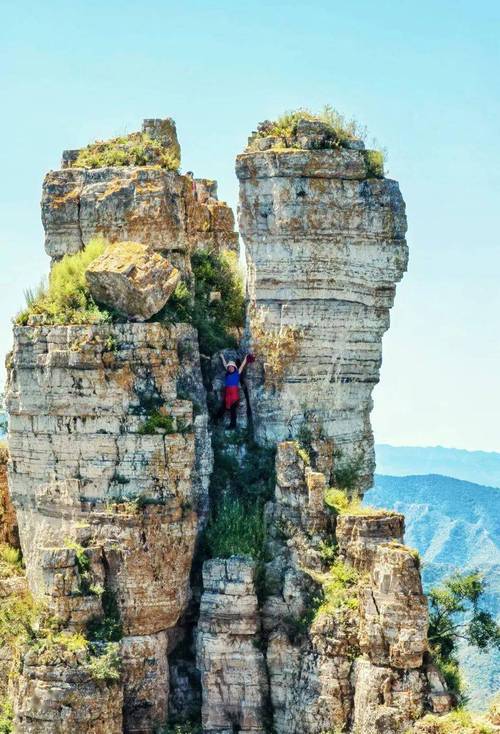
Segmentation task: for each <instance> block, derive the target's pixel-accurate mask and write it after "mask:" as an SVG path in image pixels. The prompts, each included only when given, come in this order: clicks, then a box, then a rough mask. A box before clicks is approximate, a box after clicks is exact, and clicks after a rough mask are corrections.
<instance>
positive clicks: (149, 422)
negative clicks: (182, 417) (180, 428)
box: [139, 410, 175, 435]
mask: <svg viewBox="0 0 500 734" xmlns="http://www.w3.org/2000/svg"><path fill="white" fill-rule="evenodd" d="M139 433H141V434H143V435H151V434H154V433H175V425H174V419H173V418H172V416H171V415H164V414H163V413H161V412H160V411H159V410H155V411H154V413H151V415H149V416H148V417H147V418H146V420H145V421H144V423H143V424H142V425H141V426H140V427H139Z"/></svg>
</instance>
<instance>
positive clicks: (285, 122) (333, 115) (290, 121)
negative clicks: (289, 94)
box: [257, 105, 366, 147]
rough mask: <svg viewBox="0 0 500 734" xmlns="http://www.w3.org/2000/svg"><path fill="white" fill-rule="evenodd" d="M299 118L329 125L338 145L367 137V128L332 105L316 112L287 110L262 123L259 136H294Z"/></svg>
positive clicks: (259, 127) (303, 109)
mask: <svg viewBox="0 0 500 734" xmlns="http://www.w3.org/2000/svg"><path fill="white" fill-rule="evenodd" d="M299 120H317V121H319V122H323V123H324V124H325V125H327V127H328V129H329V131H330V134H331V138H332V140H331V142H332V143H334V144H336V145H337V146H339V147H340V146H343V145H346V144H347V143H348V142H350V141H352V140H364V139H365V138H366V129H365V128H364V127H361V126H360V125H359V124H358V123H357V122H356V120H347V119H346V118H345V117H344V116H343V115H341V114H340V113H339V112H337V110H335V109H334V108H333V107H332V106H331V105H325V106H324V107H323V109H322V110H321V111H320V112H318V113H314V112H311V110H308V109H307V108H305V107H301V108H299V109H297V110H292V111H289V112H285V113H284V114H283V115H281V116H280V117H278V118H277V119H276V120H274V121H271V122H270V121H266V122H264V123H260V125H259V126H258V128H257V135H258V136H259V137H267V136H269V135H271V136H276V137H283V138H291V137H294V135H296V133H297V123H298V122H299Z"/></svg>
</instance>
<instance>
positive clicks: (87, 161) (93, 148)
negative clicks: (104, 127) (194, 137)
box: [72, 132, 180, 171]
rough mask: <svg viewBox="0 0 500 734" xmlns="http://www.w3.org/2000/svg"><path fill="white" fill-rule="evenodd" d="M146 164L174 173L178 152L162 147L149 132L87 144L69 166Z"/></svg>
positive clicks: (177, 166)
mask: <svg viewBox="0 0 500 734" xmlns="http://www.w3.org/2000/svg"><path fill="white" fill-rule="evenodd" d="M147 165H155V166H159V167H161V168H167V169H168V170H172V171H177V170H178V169H179V166H180V149H179V150H177V148H174V147H170V148H165V147H164V146H163V145H162V144H161V143H160V142H159V141H158V140H155V139H154V138H152V137H151V136H150V135H149V134H148V133H142V132H140V133H131V134H130V135H123V136H120V137H117V138H112V139H111V140H105V141H96V142H95V143H91V144H90V145H87V147H85V148H82V150H80V152H79V154H78V156H77V158H76V160H75V162H74V163H73V164H72V166H74V167H75V168H102V167H104V166H147Z"/></svg>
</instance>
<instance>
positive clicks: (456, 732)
mask: <svg viewBox="0 0 500 734" xmlns="http://www.w3.org/2000/svg"><path fill="white" fill-rule="evenodd" d="M413 731H415V732H416V733H417V732H418V734H494V732H495V731H497V728H496V727H493V726H492V725H491V724H490V723H489V722H487V721H486V720H485V719H484V718H483V717H482V716H477V715H475V714H472V713H470V712H469V711H466V710H465V709H463V708H459V709H457V710H455V711H452V712H451V713H449V714H446V715H445V716H436V715H435V714H428V715H427V716H425V717H424V718H423V719H420V721H419V722H418V723H417V725H416V726H415V729H413V730H410V732H408V734H411V732H413Z"/></svg>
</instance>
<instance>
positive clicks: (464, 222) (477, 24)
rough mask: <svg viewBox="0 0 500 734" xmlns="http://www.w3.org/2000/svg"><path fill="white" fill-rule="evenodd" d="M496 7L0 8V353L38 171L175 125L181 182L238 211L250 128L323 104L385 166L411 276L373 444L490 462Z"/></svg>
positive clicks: (27, 266) (32, 258)
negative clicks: (238, 166)
mask: <svg viewBox="0 0 500 734" xmlns="http://www.w3.org/2000/svg"><path fill="white" fill-rule="evenodd" d="M499 34H500V3H498V2H497V1H496V0H490V1H487V0H479V1H477V2H474V3H473V2H470V0H467V1H465V0H453V1H451V0H438V1H436V0H433V1H431V0H421V1H420V2H418V3H416V2H414V1H413V0H400V1H399V2H394V1H393V0H392V1H391V2H388V1H385V2H384V1H379V2H373V0H365V1H364V2H356V1H353V2H345V0H343V2H336V1H335V0H333V1H332V0H309V2H306V3H305V2H273V0H267V2H263V1H261V0H254V1H253V2H251V3H238V2H234V0H232V1H231V2H230V1H229V0H227V1H226V0H225V1H224V2H217V0H213V1H211V2H207V1H206V0H205V1H204V2H202V1H200V2H193V1H192V0H184V1H183V2H176V3H173V2H166V0H164V1H163V2H160V1H159V0H149V2H147V3H139V2H129V1H128V0H123V1H122V2H116V1H115V0H106V2H102V0H101V1H100V2H95V1H94V0H85V2H82V1H81V0H73V2H71V3H68V2H62V0H48V1H47V2H44V3H40V2H33V1H32V0H31V1H30V0H28V1H27V2H24V3H14V2H11V3H7V2H3V3H2V21H1V26H0V49H1V50H0V54H1V57H0V95H1V96H0V99H1V100H2V107H3V113H2V115H1V116H0V139H1V141H2V143H1V146H0V147H1V162H2V165H1V170H0V222H1V227H0V258H1V261H0V264H1V270H0V280H1V290H0V295H1V314H2V320H1V325H0V352H1V353H2V354H3V353H5V352H6V351H7V349H8V348H9V344H10V324H9V317H10V315H11V314H12V313H13V312H15V311H16V310H17V309H18V307H19V306H20V305H21V303H22V300H23V295H22V294H23V288H24V287H26V286H27V285H30V284H34V283H36V282H37V281H38V280H39V278H40V275H41V274H42V273H44V272H45V271H46V270H47V265H48V262H47V258H46V256H45V253H44V251H43V236H42V228H41V224H40V216H39V199H40V191H41V183H42V178H43V175H44V173H45V172H46V171H47V170H49V169H51V168H57V167H58V165H59V159H60V154H61V151H62V150H63V148H74V147H78V146H81V145H83V144H85V143H87V142H89V141H91V140H93V139H95V138H105V137H108V136H112V135H115V134H119V133H122V132H124V131H132V130H135V129H138V127H139V126H140V123H141V120H142V118H143V117H163V116H172V117H174V119H175V120H176V122H177V127H178V131H179V135H180V140H181V144H182V149H183V167H184V170H186V169H193V170H194V171H195V173H196V174H197V175H206V176H210V177H214V178H217V179H218V180H219V190H220V193H221V196H222V197H223V198H225V199H226V200H228V201H229V203H231V204H232V205H235V204H236V200H237V185H236V178H235V175H234V157H235V155H236V153H237V152H238V151H239V150H241V148H242V147H243V145H244V143H245V139H246V136H247V134H248V133H249V131H250V130H251V129H252V127H254V126H255V124H256V123H257V122H258V121H259V120H262V119H265V118H268V117H273V116H275V115H277V114H279V113H280V112H282V111H283V110H286V109H290V108H294V107H297V106H308V107H311V108H319V107H321V106H322V105H323V104H325V103H331V104H333V105H334V106H335V107H337V108H338V109H339V110H340V111H343V112H344V113H346V114H347V115H349V116H351V115H354V116H355V117H356V118H357V119H358V120H359V121H361V122H363V123H364V124H366V125H367V126H368V128H369V131H370V133H371V134H372V135H374V136H375V137H376V138H377V140H378V141H379V142H380V143H381V144H382V145H383V146H386V147H387V149H388V151H389V173H390V175H391V176H392V177H394V178H396V179H398V180H399V181H400V184H401V189H402V191H403V195H404V197H405V199H406V203H407V210H408V217H409V235H408V240H409V245H410V248H411V258H410V269H409V273H408V274H407V275H406V278H405V280H404V282H403V284H402V285H401V286H400V289H399V292H398V295H397V299H396V306H395V308H394V310H393V312H392V327H391V330H390V331H389V333H388V334H387V336H386V337H385V340H384V364H383V368H382V382H381V384H380V386H378V387H377V388H376V390H375V393H374V397H375V410H374V414H373V422H374V427H375V433H376V438H377V440H378V441H384V442H390V443H394V444H420V445H432V444H443V445H446V446H456V447H461V448H469V449H485V450H497V451H498V450H500V431H499V430H498V423H499V415H500V389H499V375H500V338H499V313H500V294H499V291H500V278H499V274H500V248H499V229H500V227H499V224H498V218H499V216H500V136H499V120H500V99H499V97H500V94H499V89H500V84H499V78H500V52H499V48H500V46H499V42H498V39H499Z"/></svg>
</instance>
